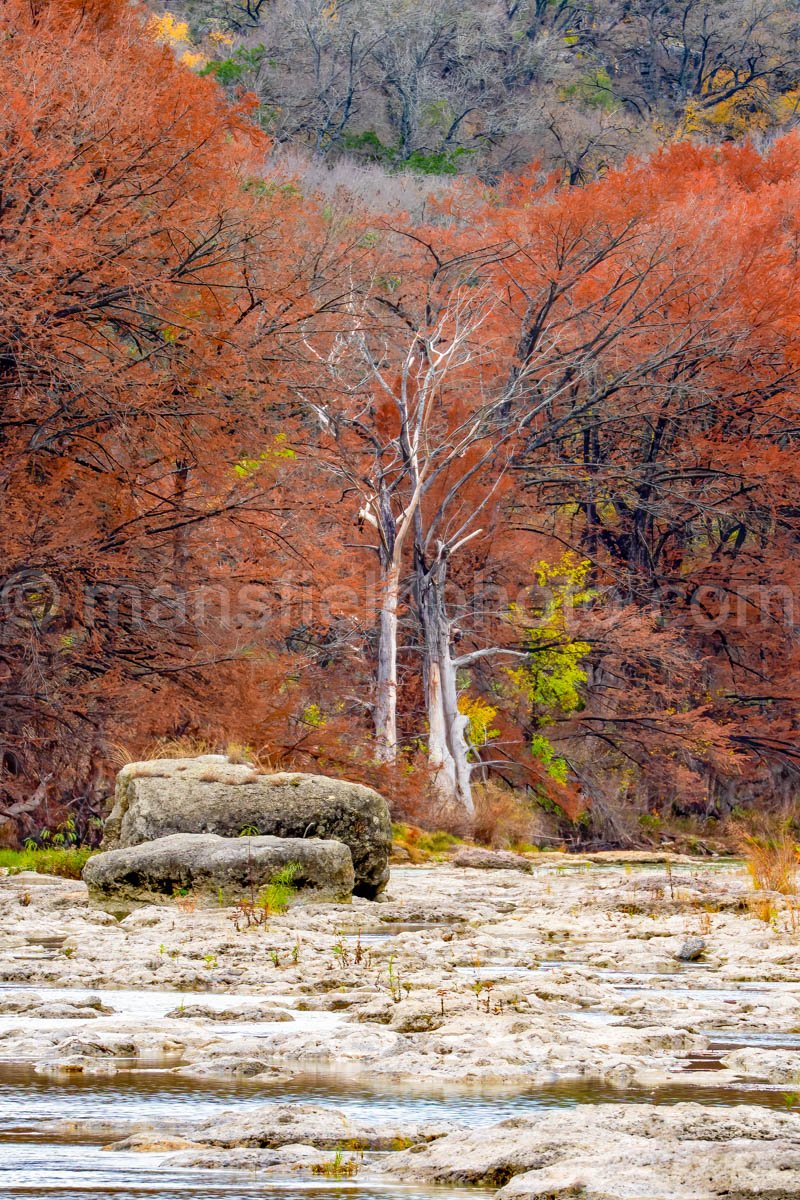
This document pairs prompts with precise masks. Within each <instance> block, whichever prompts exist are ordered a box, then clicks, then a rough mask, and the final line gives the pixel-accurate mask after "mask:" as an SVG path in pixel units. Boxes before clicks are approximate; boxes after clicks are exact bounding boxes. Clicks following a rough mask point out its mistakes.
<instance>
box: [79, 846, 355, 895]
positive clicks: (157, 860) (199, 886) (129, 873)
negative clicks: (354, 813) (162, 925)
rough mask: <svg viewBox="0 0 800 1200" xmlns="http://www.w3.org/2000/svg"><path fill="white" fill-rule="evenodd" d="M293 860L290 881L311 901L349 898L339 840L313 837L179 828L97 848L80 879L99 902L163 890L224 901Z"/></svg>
mask: <svg viewBox="0 0 800 1200" xmlns="http://www.w3.org/2000/svg"><path fill="white" fill-rule="evenodd" d="M289 863H296V864H297V871H296V874H295V877H294V880H293V884H292V886H293V887H294V888H296V889H297V890H298V892H300V893H306V894H308V895H309V896H310V897H311V898H313V899H314V900H334V901H339V900H348V899H349V898H350V896H351V894H352V891H353V863H352V860H351V858H350V851H349V850H348V848H347V846H345V845H344V843H343V842H335V841H323V840H321V839H318V838H279V837H249V838H226V837H219V836H218V835H217V834H214V833H176V834H173V835H172V836H171V837H162V838H157V839H156V840H154V841H149V842H142V843H140V844H138V845H135V846H124V847H120V848H119V849H117V850H109V851H107V852H106V853H104V854H96V855H94V856H93V857H92V858H90V859H89V861H88V862H87V863H86V866H85V867H84V870H83V878H84V880H85V882H86V885H87V887H88V888H89V894H90V896H92V897H93V898H94V899H96V900H106V901H107V900H113V901H115V902H123V903H131V904H151V903H153V902H157V901H159V900H162V899H163V897H164V896H175V895H181V894H186V893H187V892H190V893H191V894H192V895H195V896H197V895H199V896H208V897H211V898H214V899H218V898H219V896H220V894H221V895H222V896H223V897H224V899H225V901H226V902H227V903H234V902H235V901H236V900H238V899H241V898H242V897H246V896H248V895H250V893H251V892H255V893H257V892H258V890H259V889H260V888H262V887H264V886H265V885H266V884H268V883H269V882H270V880H271V879H272V877H273V876H274V875H275V874H276V872H278V871H280V870H281V868H282V867H285V866H287V865H288V864H289Z"/></svg>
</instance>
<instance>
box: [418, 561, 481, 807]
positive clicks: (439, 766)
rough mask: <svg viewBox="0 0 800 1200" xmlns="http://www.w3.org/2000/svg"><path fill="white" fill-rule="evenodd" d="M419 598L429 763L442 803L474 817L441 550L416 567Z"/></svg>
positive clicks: (465, 721)
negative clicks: (433, 558) (426, 565)
mask: <svg viewBox="0 0 800 1200" xmlns="http://www.w3.org/2000/svg"><path fill="white" fill-rule="evenodd" d="M417 571H418V577H417V596H418V603H419V613H420V623H421V628H422V636H423V643H424V663H425V670H424V682H425V704H426V709H427V717H428V761H429V763H430V766H431V769H432V770H433V772H434V778H435V786H436V790H437V792H438V794H439V796H440V798H441V799H442V801H443V802H444V803H446V804H447V805H448V806H449V807H451V808H452V809H454V810H456V811H460V812H461V813H462V814H463V815H464V816H465V817H467V818H469V819H471V818H472V817H473V816H474V814H475V805H474V802H473V799H472V785H471V782H470V777H471V774H472V767H471V764H470V762H469V745H468V742H467V726H468V724H469V719H468V718H467V717H465V716H464V714H463V713H461V712H459V708H458V684H457V667H456V663H455V660H454V659H453V655H452V653H451V649H450V622H449V621H448V619H447V614H446V610H445V603H444V585H445V582H446V579H447V555H446V550H445V548H444V547H440V552H439V554H438V555H437V558H436V561H435V562H434V563H433V565H432V566H431V568H430V569H429V570H425V569H424V567H423V566H422V564H421V562H418V564H417Z"/></svg>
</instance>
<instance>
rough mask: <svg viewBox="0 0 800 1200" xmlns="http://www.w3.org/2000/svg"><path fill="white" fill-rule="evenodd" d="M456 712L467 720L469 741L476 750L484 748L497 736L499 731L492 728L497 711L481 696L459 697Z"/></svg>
mask: <svg viewBox="0 0 800 1200" xmlns="http://www.w3.org/2000/svg"><path fill="white" fill-rule="evenodd" d="M458 711H459V712H460V713H461V714H462V715H463V716H465V717H467V718H468V720H469V725H468V734H469V740H470V742H471V743H472V745H473V746H475V747H476V748H477V747H480V746H485V745H486V744H487V742H490V741H491V740H492V738H496V737H497V736H498V735H499V730H497V729H493V728H492V721H493V720H494V719H495V717H496V716H497V709H496V708H494V707H493V705H491V704H489V702H488V701H487V700H484V699H483V698H482V697H481V696H470V695H467V694H465V695H463V696H459V698H458Z"/></svg>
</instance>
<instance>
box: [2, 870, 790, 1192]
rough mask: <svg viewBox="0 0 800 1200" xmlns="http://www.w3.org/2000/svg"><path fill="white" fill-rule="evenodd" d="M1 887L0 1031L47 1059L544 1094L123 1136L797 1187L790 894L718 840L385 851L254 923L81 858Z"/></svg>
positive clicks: (430, 1172)
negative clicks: (468, 1110) (76, 868)
mask: <svg viewBox="0 0 800 1200" xmlns="http://www.w3.org/2000/svg"><path fill="white" fill-rule="evenodd" d="M461 861H462V862H464V863H467V864H468V863H469V862H470V860H469V857H468V856H465V857H464V858H462V860H461ZM472 861H473V862H477V861H478V860H477V859H473V860H472ZM489 866H492V867H493V868H494V869H491V870H489V869H486V868H487V867H489ZM520 867H522V869H519V868H520ZM0 911H2V930H3V932H2V935H1V936H0V1059H2V1060H3V1062H4V1063H6V1064H8V1063H15V1064H25V1065H26V1068H27V1069H30V1070H33V1071H35V1072H37V1073H38V1074H39V1075H41V1076H43V1077H47V1078H51V1079H53V1080H54V1081H58V1080H59V1079H68V1078H74V1077H76V1076H82V1077H87V1076H92V1075H95V1076H97V1077H105V1078H108V1077H113V1076H114V1074H115V1073H118V1072H126V1071H131V1070H141V1069H143V1068H147V1069H148V1070H150V1071H153V1070H156V1071H162V1072H165V1073H168V1074H169V1075H170V1076H172V1077H175V1076H179V1077H181V1078H183V1079H186V1080H187V1081H191V1080H197V1081H201V1080H203V1081H212V1080H219V1081H228V1082H230V1081H235V1080H237V1079H238V1080H247V1081H248V1084H249V1085H250V1086H254V1087H255V1088H256V1089H257V1088H258V1085H259V1083H260V1081H262V1080H263V1081H264V1082H265V1083H266V1082H267V1081H269V1083H270V1086H271V1088H272V1089H273V1091H274V1085H275V1082H276V1080H277V1081H280V1080H286V1081H287V1086H289V1085H290V1084H291V1081H292V1079H296V1078H298V1077H300V1076H302V1075H303V1074H304V1073H307V1072H309V1071H315V1072H318V1073H322V1074H323V1075H324V1074H325V1073H326V1072H327V1073H328V1074H329V1075H330V1076H331V1078H334V1077H335V1078H338V1079H342V1078H346V1079H347V1080H350V1081H363V1082H369V1083H370V1084H371V1085H373V1086H380V1087H382V1088H383V1089H384V1090H395V1091H396V1092H397V1093H398V1094H413V1092H414V1090H415V1089H428V1090H431V1089H438V1090H440V1091H441V1092H442V1094H444V1095H447V1094H448V1093H452V1094H456V1093H458V1092H459V1091H464V1090H469V1089H484V1090H486V1089H489V1090H491V1091H494V1092H496V1094H497V1095H501V1094H502V1095H505V1096H511V1097H513V1096H514V1095H515V1094H520V1095H521V1094H523V1093H525V1094H528V1095H531V1094H535V1092H536V1089H542V1095H543V1096H544V1095H546V1094H547V1090H548V1089H551V1091H552V1089H554V1088H560V1089H562V1093H561V1094H562V1096H563V1099H562V1101H561V1102H560V1104H559V1106H553V1105H550V1106H548V1104H546V1103H544V1102H543V1104H542V1107H541V1109H540V1110H537V1111H529V1110H527V1109H526V1110H525V1111H524V1112H523V1111H521V1112H520V1115H519V1116H513V1117H511V1118H507V1119H505V1120H503V1121H501V1122H497V1123H491V1122H489V1123H487V1124H484V1125H482V1126H481V1127H480V1128H479V1129H475V1128H471V1129H466V1128H464V1127H462V1126H459V1123H458V1121H457V1120H456V1121H452V1120H449V1119H448V1120H444V1121H439V1122H438V1123H437V1122H433V1123H432V1124H431V1123H430V1122H426V1121H424V1120H417V1119H412V1118H411V1117H409V1118H405V1119H403V1120H398V1121H397V1122H395V1123H394V1124H392V1123H390V1124H389V1125H384V1126H382V1127H376V1126H375V1125H374V1123H372V1122H369V1121H367V1122H366V1123H362V1125H361V1126H359V1125H358V1123H357V1122H356V1123H355V1124H354V1123H353V1120H352V1118H346V1117H344V1116H343V1115H342V1114H341V1113H340V1114H338V1116H337V1114H336V1110H335V1108H332V1107H330V1106H328V1107H326V1108H324V1109H319V1108H317V1107H315V1106H314V1105H310V1106H309V1105H293V1106H291V1111H283V1112H281V1105H280V1103H279V1102H278V1103H272V1104H269V1105H264V1106H261V1105H259V1106H257V1108H256V1109H250V1110H248V1114H247V1116H246V1117H243V1116H242V1114H238V1115H236V1116H235V1118H234V1117H231V1119H230V1120H228V1121H227V1122H226V1121H225V1120H222V1119H215V1120H214V1121H213V1122H209V1121H207V1120H206V1121H205V1123H204V1122H203V1121H195V1122H192V1121H189V1122H183V1123H173V1124H172V1125H170V1126H169V1128H167V1127H165V1124H164V1122H163V1121H161V1120H159V1121H157V1122H153V1123H152V1125H151V1126H149V1127H148V1125H147V1123H146V1122H145V1123H141V1122H140V1123H139V1124H138V1126H137V1128H135V1129H133V1128H130V1127H129V1126H127V1125H126V1124H125V1123H124V1122H122V1123H121V1124H119V1125H116V1124H114V1122H113V1119H110V1122H109V1123H108V1124H107V1125H106V1127H105V1130H104V1131H98V1130H95V1131H94V1133H95V1135H98V1136H99V1135H100V1134H101V1133H102V1134H103V1136H105V1137H107V1138H108V1140H109V1142H110V1143H112V1142H115V1143H116V1144H118V1145H120V1146H121V1147H123V1148H127V1149H139V1150H142V1151H143V1150H145V1149H146V1150H150V1151H159V1152H162V1153H164V1154H170V1155H177V1157H176V1158H174V1159H173V1160H172V1161H173V1162H174V1163H175V1165H181V1164H182V1163H185V1165H192V1166H195V1167H197V1166H203V1165H205V1166H208V1167H209V1169H212V1168H215V1167H220V1166H224V1167H226V1168H229V1169H238V1168H239V1167H243V1166H245V1165H246V1166H247V1167H248V1168H249V1169H252V1168H253V1166H254V1165H255V1166H256V1167H258V1169H259V1170H264V1171H275V1172H281V1171H283V1172H285V1171H287V1170H290V1171H293V1172H296V1171H300V1172H306V1173H307V1172H312V1173H313V1171H315V1170H316V1171H317V1172H320V1171H322V1172H323V1173H324V1172H325V1171H327V1170H330V1171H334V1172H335V1170H337V1169H339V1168H337V1166H336V1162H337V1160H336V1157H335V1156H336V1155H337V1154H338V1155H339V1156H341V1154H342V1153H346V1154H347V1155H351V1154H357V1155H358V1156H359V1159H358V1163H357V1164H356V1165H355V1166H354V1167H353V1170H358V1172H360V1177H364V1175H375V1176H376V1177H380V1178H385V1179H393V1180H400V1181H426V1182H430V1183H437V1184H440V1183H447V1184H451V1185H461V1184H469V1185H471V1186H473V1185H474V1186H482V1187H490V1188H492V1189H493V1190H497V1189H502V1194H503V1195H507V1196H509V1197H511V1196H514V1197H523V1196H524V1197H527V1196H530V1197H534V1196H535V1197H540V1196H541V1197H545V1196H546V1197H556V1196H558V1197H561V1196H582V1197H587V1198H591V1200H601V1197H602V1198H603V1200H606V1198H609V1200H611V1198H616V1197H619V1198H620V1200H633V1198H634V1197H635V1198H637V1200H639V1198H643V1197H645V1196H646V1197H647V1198H648V1200H659V1198H663V1200H668V1198H669V1200H673V1198H674V1200H678V1198H680V1200H706V1197H708V1198H710V1197H723V1196H724V1197H726V1198H727V1200H734V1198H736V1197H756V1196H760V1197H765V1198H767V1197H769V1200H779V1198H780V1197H783V1196H786V1197H789V1196H792V1197H796V1195H797V1194H798V1193H800V1115H798V1114H797V1113H796V1112H794V1111H791V1110H792V1108H793V1106H794V1099H793V1093H794V1091H795V1090H799V1089H800V1085H799V1084H798V1077H799V1076H800V956H799V955H798V931H797V929H796V927H795V913H794V910H793V908H792V906H791V905H790V904H787V903H786V902H785V901H783V900H782V899H781V898H780V897H777V896H754V895H753V892H752V886H751V884H750V882H749V880H748V879H747V877H746V875H745V872H744V871H743V870H742V869H741V868H737V867H735V866H734V867H712V866H708V865H706V864H703V863H701V862H697V863H692V862H690V861H683V862H675V863H670V864H669V865H668V867H665V865H664V864H663V863H661V864H659V863H643V862H638V863H630V862H627V863H625V862H618V861H615V859H614V856H609V858H608V859H606V860H605V861H604V860H603V859H602V858H600V859H599V861H596V862H594V863H592V864H589V863H584V864H581V863H576V862H575V861H574V860H570V859H566V858H563V857H560V856H550V857H547V858H544V857H543V858H541V859H540V860H535V859H525V860H522V861H521V862H511V861H510V860H508V859H506V860H505V861H504V860H502V859H500V860H495V861H494V862H492V863H490V862H489V861H488V859H487V858H486V857H485V856H484V861H483V862H482V863H481V864H480V865H479V866H478V865H462V866H456V865H453V864H444V863H443V864H437V865H435V866H401V867H397V866H395V867H394V868H393V870H392V875H391V880H390V883H389V886H388V889H387V892H386V893H385V894H384V895H383V896H382V897H381V898H380V902H371V901H367V900H364V899H358V898H356V899H354V900H353V901H352V903H349V904H330V903H312V904H305V905H301V904H298V905H293V906H292V907H290V908H289V910H288V911H287V912H285V913H283V914H282V915H280V916H273V917H271V918H270V920H269V922H268V924H267V925H266V926H265V927H263V928H251V929H243V928H238V929H237V927H236V924H235V922H234V920H233V919H232V917H233V916H234V915H235V914H234V913H233V911H232V910H231V909H230V908H227V907H223V906H216V905H213V904H209V905H206V906H201V905H198V904H197V903H196V901H195V900H194V899H193V898H192V897H186V898H183V899H179V900H177V901H171V902H168V903H164V904H159V905H151V906H145V907H142V908H139V909H137V910H136V911H134V912H133V913H131V914H129V915H122V914H117V915H115V914H114V913H112V912H108V911H105V910H104V909H102V908H99V907H97V906H96V905H94V904H92V903H90V901H89V898H88V895H87V891H86V888H85V886H84V885H83V884H81V883H76V882H75V881H71V880H58V879H54V878H50V877H43V876H31V875H25V874H21V875H17V876H7V877H5V878H2V879H0ZM120 916H121V919H119V917H120ZM764 916H767V918H768V919H767V920H764V919H762V918H763V917H764ZM687 959H688V961H687ZM54 989H56V990H54ZM92 992H94V993H95V994H96V995H95V997H94V998H93V997H92V994H91V993H92ZM751 1093H752V1096H753V1099H754V1100H755V1101H756V1102H755V1103H748V1102H747V1101H748V1099H749V1097H750V1094H751ZM650 1094H652V1099H653V1100H658V1099H659V1098H660V1097H664V1098H666V1099H667V1100H668V1101H670V1102H665V1103H651V1102H643V1101H647V1100H648V1099H649V1098H650ZM728 1096H730V1103H727V1097H728ZM694 1097H696V1099H694ZM676 1099H680V1100H681V1102H672V1101H675V1100H676ZM587 1101H588V1102H587ZM286 1107H287V1106H284V1109H286ZM343 1122H344V1123H343ZM276 1130H277V1131H279V1135H278V1134H277V1133H276ZM280 1131H282V1132H280ZM362 1155H363V1157H361V1156H362ZM326 1163H327V1164H328V1165H327V1166H326ZM339 1166H340V1167H341V1163H340V1164H339Z"/></svg>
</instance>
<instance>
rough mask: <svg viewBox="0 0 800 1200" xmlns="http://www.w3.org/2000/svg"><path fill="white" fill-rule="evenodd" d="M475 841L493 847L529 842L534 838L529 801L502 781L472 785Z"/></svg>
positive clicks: (532, 815)
mask: <svg viewBox="0 0 800 1200" xmlns="http://www.w3.org/2000/svg"><path fill="white" fill-rule="evenodd" d="M474 799H475V824H474V826H473V830H472V836H473V837H474V838H475V841H476V842H480V843H481V844H482V845H484V846H491V847H492V849H495V850H498V849H509V848H512V847H524V846H530V845H531V843H532V842H533V840H534V836H535V829H536V818H535V815H534V813H533V810H532V809H531V806H530V804H528V803H527V802H526V801H525V800H523V799H521V798H520V796H519V794H518V793H517V792H514V791H512V790H511V788H507V787H503V785H502V784H499V783H494V782H492V781H490V782H488V783H481V784H478V785H477V786H476V787H475V789H474Z"/></svg>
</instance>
